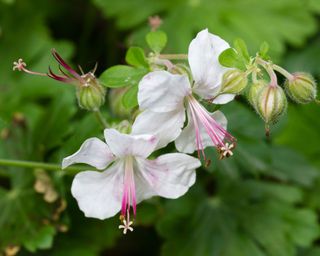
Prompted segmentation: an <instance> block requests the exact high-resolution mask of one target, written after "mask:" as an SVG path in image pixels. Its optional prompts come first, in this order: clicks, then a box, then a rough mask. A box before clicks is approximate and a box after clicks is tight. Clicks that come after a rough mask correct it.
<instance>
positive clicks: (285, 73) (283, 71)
mask: <svg viewBox="0 0 320 256" xmlns="http://www.w3.org/2000/svg"><path fill="white" fill-rule="evenodd" d="M272 68H273V69H274V70H275V71H277V72H279V73H280V74H282V75H283V76H285V77H286V78H288V79H289V80H291V79H293V75H292V74H290V73H289V72H288V71H287V70H285V69H284V68H282V67H280V66H278V65H275V64H273V65H272Z"/></svg>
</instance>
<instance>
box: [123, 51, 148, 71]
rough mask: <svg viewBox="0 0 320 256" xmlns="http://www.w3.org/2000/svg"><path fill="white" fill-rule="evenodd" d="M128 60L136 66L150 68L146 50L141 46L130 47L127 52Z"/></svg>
mask: <svg viewBox="0 0 320 256" xmlns="http://www.w3.org/2000/svg"><path fill="white" fill-rule="evenodd" d="M126 62H127V63H128V64H130V65H131V66H134V67H137V68H139V67H145V68H148V67H149V64H148V62H147V60H146V56H145V54H144V51H143V49H142V48H140V47H130V48H129V49H128V51H127V54H126Z"/></svg>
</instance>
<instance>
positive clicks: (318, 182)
mask: <svg viewBox="0 0 320 256" xmlns="http://www.w3.org/2000/svg"><path fill="white" fill-rule="evenodd" d="M319 14H320V1H319V0H278V1H259V0H161V1H160V0H117V1H114V0H92V1H86V0H70V1H62V0H61V1H59V0H55V1H53V0H47V1H41V0H29V1H28V0H0V158H7V159H20V160H32V161H44V162H50V163H60V162H61V159H62V158H63V157H64V156H67V155H69V154H71V153H73V152H74V151H75V150H76V149H78V147H79V146H80V145H81V143H82V142H83V140H85V139H86V138H88V137H90V136H98V137H101V134H102V133H101V128H100V127H99V124H98V123H97V122H96V120H95V119H94V116H93V115H92V114H90V113H88V112H86V111H84V110H81V109H79V108H77V106H76V99H75V97H74V88H72V86H67V85H64V84H59V83H57V82H55V81H52V80H50V79H46V78H41V77H33V76H28V75H25V74H22V73H18V72H12V62H13V61H15V60H17V59H18V58H20V57H23V59H24V60H25V61H26V62H27V64H28V67H30V68H31V69H33V70H39V71H43V72H46V70H47V68H48V66H49V65H51V66H55V64H54V63H53V58H52V57H51V56H50V49H51V48H53V47H54V48H56V49H57V50H58V51H59V52H60V53H61V55H62V56H64V57H66V58H69V60H70V61H72V63H73V64H74V66H76V64H81V66H82V67H83V69H84V70H90V69H91V68H92V67H93V66H94V64H95V62H96V61H98V63H99V67H98V71H97V74H98V75H99V74H100V73H101V72H102V71H103V70H105V69H106V68H107V67H109V66H111V65H115V64H119V63H124V56H125V51H126V49H127V47H128V46H130V45H139V46H142V47H145V42H144V36H145V34H146V33H147V32H148V31H149V28H148V24H147V21H148V17H149V16H151V15H160V16H161V18H162V19H163V25H162V27H161V28H162V30H164V31H165V32H166V33H167V34H168V38H169V42H168V46H167V48H166V52H168V53H186V52H187V47H188V44H189V42H190V40H191V39H192V38H193V37H194V36H195V34H196V33H197V32H198V31H200V30H201V29H203V28H206V27H208V28H209V30H210V32H212V33H215V34H218V35H220V36H222V37H223V38H225V39H226V40H228V41H230V42H232V41H233V40H234V39H235V38H238V37H240V38H243V39H244V40H245V41H246V42H247V44H248V46H249V49H250V50H251V53H252V54H254V52H255V51H256V50H257V49H258V46H259V45H260V44H261V43H262V42H263V41H267V42H268V43H269V44H270V46H271V53H270V54H271V56H272V58H273V59H275V60H277V61H278V62H279V64H282V65H284V66H285V67H286V68H288V69H289V70H291V71H307V72H312V73H313V75H314V76H315V77H316V78H318V79H319V78H320V33H319V32H320V26H319V24H320V18H319ZM110 93H111V92H110V91H109V97H110ZM113 93H114V92H113ZM222 110H223V112H224V113H225V114H226V116H227V117H228V119H229V129H230V131H231V132H232V133H233V134H234V135H235V136H236V137H237V139H238V145H239V146H238V148H237V149H236V151H235V156H234V157H232V158H229V159H226V160H223V161H218V160H217V156H216V154H215V151H214V150H212V149H208V150H207V153H208V154H209V155H210V156H211V158H212V164H211V165H210V167H209V168H207V169H199V170H198V171H197V177H198V182H197V184H196V185H195V186H194V187H192V189H191V190H190V191H189V192H188V193H187V194H186V195H185V196H184V197H182V198H180V199H178V200H162V199H159V198H153V199H151V200H149V201H147V202H144V203H142V204H141V205H139V208H138V215H137V221H136V230H135V231H134V232H133V233H130V234H128V235H127V236H125V237H123V236H122V235H121V233H120V232H119V230H118V229H117V226H118V222H119V220H118V219H117V217H115V218H113V219H108V220H105V221H98V220H94V219H87V218H84V217H83V214H82V212H80V210H79V209H78V207H77V205H76V203H75V200H74V199H73V198H72V197H71V195H70V184H71V181H72V176H73V174H72V173H67V172H64V171H48V170H44V169H34V170H33V169H24V168H17V167H5V166H0V255H49V256H51V255H52V256H94V255H175V256H178V255H184V256H188V255H191V256H198V255H200V256H202V255H203V256H206V255H212V256H291V255H292V256H293V255H299V256H319V255H320V243H319V241H320V240H319V239H320V223H319V211H320V196H319V195H320V177H319V174H320V158H319V156H320V150H319V142H320V132H319V131H320V119H319V116H320V108H319V106H317V105H315V104H310V105H306V106H297V105H295V104H293V103H291V104H290V105H289V108H288V115H287V116H286V117H285V118H284V119H283V120H282V121H281V122H280V123H279V124H278V125H277V126H276V127H274V128H273V130H272V136H271V139H270V140H266V138H265V136H264V127H263V123H262V121H261V120H260V119H259V117H258V116H257V115H256V114H255V113H254V112H253V110H252V109H251V108H250V107H249V105H248V104H247V103H246V102H245V101H243V100H241V99H240V100H237V101H235V102H233V103H231V104H228V105H227V106H223V107H222ZM102 111H103V114H104V116H106V117H107V118H108V120H109V121H111V122H117V119H116V117H115V113H116V111H115V110H114V109H112V108H111V106H110V104H109V102H108V101H107V104H106V106H105V107H103V109H102ZM172 150H173V147H172ZM106 203H107V202H106Z"/></svg>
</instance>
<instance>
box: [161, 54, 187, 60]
mask: <svg viewBox="0 0 320 256" xmlns="http://www.w3.org/2000/svg"><path fill="white" fill-rule="evenodd" d="M159 58H160V59H167V60H185V59H188V54H160V55H159Z"/></svg>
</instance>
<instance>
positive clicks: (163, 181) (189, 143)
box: [14, 29, 316, 234]
mask: <svg viewBox="0 0 320 256" xmlns="http://www.w3.org/2000/svg"><path fill="white" fill-rule="evenodd" d="M229 48H230V46H229V44H228V43H227V42H226V41H224V40H223V39H221V38H220V37H218V36H216V35H213V34H211V33H209V32H208V30H207V29H205V30H203V31H201V32H199V33H198V34H197V36H196V37H195V38H194V39H193V40H192V41H191V43H190V45H189V50H188V62H189V67H190V69H189V68H188V72H180V73H179V72H170V70H165V69H164V68H160V69H155V70H153V71H151V72H150V73H148V74H147V75H145V76H144V77H143V78H142V80H141V81H140V83H139V89H138V103H139V108H140V110H141V113H140V114H139V115H138V116H137V118H136V119H135V121H134V123H133V124H132V128H131V131H130V134H125V133H121V132H120V131H118V130H116V129H105V131H104V137H105V142H103V141H101V140H100V139H98V138H90V139H88V140H86V141H85V142H84V143H83V144H82V146H81V147H80V149H79V150H78V151H77V152H76V153H74V154H73V155H71V156H68V157H66V158H65V159H63V163H62V167H63V168H66V167H68V166H70V165H72V164H75V163H85V164H88V165H91V166H93V167H95V168H96V169H98V170H102V171H85V172H80V173H78V174H77V175H76V176H75V178H74V180H73V183H72V188H71V191H72V195H73V196H74V197H75V198H76V200H77V201H78V205H79V207H80V209H81V210H82V211H83V212H84V214H85V216H87V217H93V218H98V219H106V218H109V217H112V216H114V215H115V214H117V213H118V212H119V211H120V220H121V221H122V224H121V225H120V226H119V228H121V229H123V233H124V234H125V233H127V231H128V230H130V231H132V230H133V228H132V224H133V218H132V217H130V216H132V214H133V215H134V216H135V215H136V205H137V204H138V203H139V202H141V201H142V200H145V199H148V198H150V197H152V196H155V195H158V196H161V197H165V198H172V199H173V198H178V197H180V196H182V195H183V194H185V193H186V192H187V191H188V189H189V188H190V187H191V186H192V185H193V184H194V182H195V179H196V174H195V170H196V169H197V168H198V167H200V166H201V162H200V161H199V159H200V158H203V159H204V162H205V163H206V164H209V162H210V160H209V159H207V158H206V155H205V152H204V149H205V148H206V147H209V146H213V147H216V148H217V151H218V153H219V155H220V159H222V158H225V157H230V156H232V155H233V152H232V150H233V149H234V148H235V146H236V139H235V138H234V137H233V136H232V135H231V134H230V133H228V132H227V130H226V127H227V119H226V117H225V116H224V114H223V113H222V112H221V111H215V112H213V113H211V112H209V111H208V110H207V109H206V108H205V107H204V105H203V104H201V102H202V101H206V102H207V103H209V104H225V103H228V102H230V101H232V100H233V99H234V97H235V96H236V95H237V94H239V93H241V92H242V91H243V90H244V88H245V87H246V86H247V84H248V78H247V77H248V74H249V73H250V74H251V73H255V74H254V76H256V75H257V74H256V73H259V70H258V67H257V65H258V64H259V65H262V66H264V65H265V66H266V68H267V71H270V68H269V64H268V63H267V64H265V63H264V60H263V59H261V58H259V61H260V63H259V62H258V59H255V61H254V62H253V61H251V65H248V67H247V68H248V70H247V71H241V70H238V69H237V68H234V67H224V66H222V65H221V64H220V62H219V56H220V54H221V53H222V52H224V51H225V50H227V49H229ZM53 56H54V57H55V59H56V60H57V61H58V62H59V64H60V66H62V67H63V68H64V69H65V70H66V71H63V70H62V69H61V68H60V71H61V74H59V75H57V74H54V73H53V72H52V71H51V69H49V73H48V74H43V73H37V72H33V71H30V70H28V69H27V68H26V63H24V62H23V60H22V59H19V61H18V62H15V63H14V70H15V69H17V70H19V71H25V72H27V73H29V74H35V75H43V76H44V75H45V76H49V77H51V78H53V79H55V80H58V81H61V82H66V83H71V84H75V85H76V87H77V98H78V101H79V104H80V106H82V107H85V108H87V109H90V110H96V109H99V107H100V106H101V105H102V104H103V103H104V98H105V88H104V87H103V86H101V85H100V83H99V81H98V80H97V79H96V78H95V76H94V71H92V72H89V73H87V74H84V73H83V72H82V75H80V74H78V73H77V72H76V71H74V70H73V69H72V68H71V67H70V66H69V65H68V64H67V63H66V62H65V61H64V60H63V59H62V58H61V57H60V56H59V55H58V53H57V52H56V51H55V50H53ZM253 63H257V65H253ZM280 71H281V70H280ZM272 72H273V71H270V76H271V80H270V82H265V80H263V82H261V81H262V80H261V81H258V80H257V79H256V78H255V79H253V80H254V81H253V84H256V85H252V86H251V89H250V91H249V96H248V97H249V101H250V102H251V103H252V105H253V106H254V107H255V109H256V110H257V112H258V113H259V114H260V115H261V116H262V117H263V118H264V119H265V121H266V123H268V122H269V121H270V120H271V121H272V120H273V119H274V117H272V115H274V116H275V115H277V116H279V115H280V114H281V113H280V112H282V110H278V109H276V110H274V109H275V108H279V105H281V104H282V105H285V103H283V93H282V92H280V93H273V92H272V91H273V90H278V85H277V84H276V80H275V79H276V78H275V77H274V73H272ZM300 77H301V76H300ZM298 78H299V76H298V75H291V74H290V79H291V80H290V81H289V82H287V87H288V88H289V92H291V96H292V95H293V96H292V98H294V97H300V98H301V93H295V92H296V90H297V89H296V88H297V86H295V85H294V83H296V84H297V79H298ZM301 79H302V78H301ZM301 79H300V80H299V81H300V82H301V81H302V82H304V83H305V84H306V83H310V84H311V86H309V87H310V88H312V90H313V91H312V93H309V94H308V95H307V96H308V97H310V95H311V94H312V98H313V99H314V98H315V94H316V93H315V91H314V90H315V89H314V88H316V87H315V83H314V81H313V80H312V79H311V78H310V80H306V79H305V78H303V79H302V80H301ZM305 87H306V86H305ZM274 88H276V89H274ZM290 88H291V89H290ZM292 88H293V89H292ZM298 89H299V90H301V86H300V85H299V86H298ZM304 91H305V90H304ZM295 95H296V96H295ZM284 97H285V96H284ZM305 98H306V97H305ZM270 116H271V117H270ZM173 141H174V143H175V147H176V149H177V151H179V152H180V153H170V154H164V155H161V156H159V157H157V158H155V159H148V157H149V156H150V155H151V154H152V152H154V151H155V150H157V149H160V148H163V147H166V146H167V145H168V144H169V143H170V142H173ZM195 151H197V152H198V158H195V157H192V156H190V155H188V154H192V153H194V152H195Z"/></svg>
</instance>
